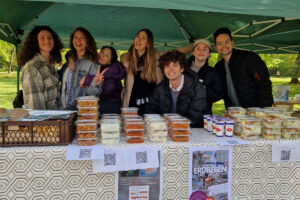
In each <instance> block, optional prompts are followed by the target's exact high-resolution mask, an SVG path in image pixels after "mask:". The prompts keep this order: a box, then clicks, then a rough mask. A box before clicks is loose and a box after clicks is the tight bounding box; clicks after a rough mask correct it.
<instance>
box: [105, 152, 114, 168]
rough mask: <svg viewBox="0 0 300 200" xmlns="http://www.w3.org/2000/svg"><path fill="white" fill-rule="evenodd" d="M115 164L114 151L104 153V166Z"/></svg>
mask: <svg viewBox="0 0 300 200" xmlns="http://www.w3.org/2000/svg"><path fill="white" fill-rule="evenodd" d="M108 165H116V153H108V154H104V166H108Z"/></svg>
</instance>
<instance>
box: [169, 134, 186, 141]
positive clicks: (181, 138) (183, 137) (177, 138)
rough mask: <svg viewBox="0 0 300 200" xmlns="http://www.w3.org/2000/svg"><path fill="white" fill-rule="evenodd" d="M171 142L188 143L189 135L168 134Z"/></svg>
mask: <svg viewBox="0 0 300 200" xmlns="http://www.w3.org/2000/svg"><path fill="white" fill-rule="evenodd" d="M170 137H171V140H172V141H173V142H188V141H190V135H173V134H170Z"/></svg>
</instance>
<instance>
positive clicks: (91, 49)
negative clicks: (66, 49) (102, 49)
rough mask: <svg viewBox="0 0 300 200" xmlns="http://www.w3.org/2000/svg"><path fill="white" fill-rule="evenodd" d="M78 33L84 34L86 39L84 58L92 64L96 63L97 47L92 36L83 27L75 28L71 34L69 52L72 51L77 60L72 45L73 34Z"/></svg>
mask: <svg viewBox="0 0 300 200" xmlns="http://www.w3.org/2000/svg"><path fill="white" fill-rule="evenodd" d="M77 31H79V32H81V33H83V34H84V36H85V38H86V44H87V45H86V51H85V56H86V58H87V59H88V60H90V61H92V62H94V63H98V59H97V58H98V53H97V45H96V42H95V40H94V38H93V36H92V34H91V33H90V32H89V31H88V30H87V29H85V28H83V27H77V28H76V29H75V30H74V31H73V33H72V34H71V35H70V49H71V51H73V52H74V53H75V55H76V57H77V58H78V55H77V52H76V49H75V48H74V45H73V39H74V35H75V33H76V32H77Z"/></svg>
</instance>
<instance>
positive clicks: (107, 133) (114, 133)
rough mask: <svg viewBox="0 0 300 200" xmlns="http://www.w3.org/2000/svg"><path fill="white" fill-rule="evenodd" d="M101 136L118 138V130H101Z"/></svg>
mask: <svg viewBox="0 0 300 200" xmlns="http://www.w3.org/2000/svg"><path fill="white" fill-rule="evenodd" d="M101 137H102V138H120V131H101Z"/></svg>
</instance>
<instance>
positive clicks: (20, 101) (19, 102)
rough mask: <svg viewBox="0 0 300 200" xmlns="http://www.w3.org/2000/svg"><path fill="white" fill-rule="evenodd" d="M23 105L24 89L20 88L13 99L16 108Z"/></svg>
mask: <svg viewBox="0 0 300 200" xmlns="http://www.w3.org/2000/svg"><path fill="white" fill-rule="evenodd" d="M22 105H24V99H23V91H22V90H19V91H18V92H17V96H16V97H15V99H14V101H13V106H14V108H22Z"/></svg>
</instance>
